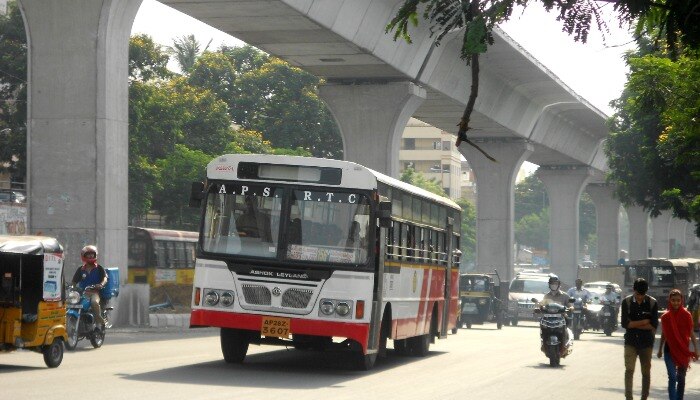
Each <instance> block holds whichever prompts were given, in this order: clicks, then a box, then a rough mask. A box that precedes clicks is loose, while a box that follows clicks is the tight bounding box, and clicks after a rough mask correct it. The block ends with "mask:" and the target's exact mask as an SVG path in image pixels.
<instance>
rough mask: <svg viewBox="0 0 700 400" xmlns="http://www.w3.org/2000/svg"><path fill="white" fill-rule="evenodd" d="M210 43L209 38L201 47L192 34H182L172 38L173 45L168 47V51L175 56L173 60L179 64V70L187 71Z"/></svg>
mask: <svg viewBox="0 0 700 400" xmlns="http://www.w3.org/2000/svg"><path fill="white" fill-rule="evenodd" d="M210 44H211V40H210V41H209V43H208V44H207V45H206V46H205V47H204V49H202V48H201V46H200V44H199V41H197V38H195V36H194V35H192V34H190V35H184V36H180V37H177V38H175V39H173V46H172V47H170V52H171V54H173V55H174V56H175V61H177V64H178V65H179V66H180V70H181V71H182V72H183V73H187V72H189V71H190V70H191V69H192V67H193V66H194V64H195V62H196V61H197V57H199V55H200V54H202V53H203V52H205V51H207V49H208V48H209V45H210Z"/></svg>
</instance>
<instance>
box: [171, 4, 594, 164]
mask: <svg viewBox="0 0 700 400" xmlns="http://www.w3.org/2000/svg"><path fill="white" fill-rule="evenodd" d="M163 3H165V4H167V5H169V6H171V7H173V8H175V9H177V10H179V11H181V12H183V13H185V14H188V15H190V16H192V17H194V18H197V19H199V20H200V21H203V22H205V23H207V24H209V25H211V26H213V27H216V28H217V29H220V30H222V31H224V32H226V33H228V34H230V35H232V36H234V37H237V38H239V39H241V40H243V41H244V42H246V43H249V44H251V45H253V46H255V47H257V48H260V49H262V50H264V51H266V52H268V53H270V54H273V55H275V56H277V57H280V58H282V59H284V60H286V61H287V62H289V63H290V64H292V65H295V66H297V67H299V68H302V69H304V70H305V71H307V72H309V73H311V74H314V75H316V76H319V77H323V78H325V79H327V80H332V81H336V82H344V83H350V82H362V83H367V82H370V81H376V82H381V83H385V82H393V81H410V82H414V83H416V84H419V85H421V86H422V87H423V88H425V89H426V91H427V92H428V99H427V100H426V101H425V103H424V104H422V105H421V107H420V108H419V109H418V110H417V112H416V113H415V115H414V117H416V118H417V119H420V120H422V121H424V122H427V123H429V124H431V125H433V126H436V127H438V128H440V129H443V130H445V131H447V132H452V133H456V132H457V124H458V123H459V121H460V118H461V116H462V114H463V112H464V107H465V104H466V103H467V99H468V96H469V88H470V87H471V82H470V78H469V76H470V75H469V72H468V67H467V65H466V64H465V62H464V61H463V60H461V59H460V58H459V51H458V48H459V46H460V44H459V41H460V40H461V39H460V35H454V36H453V37H452V38H446V39H445V40H444V42H443V45H441V46H439V47H435V46H434V44H433V38H431V37H430V35H429V33H428V31H427V29H426V28H427V27H426V26H425V24H419V27H418V28H412V29H411V30H412V32H411V34H412V38H413V42H414V43H413V44H407V43H405V42H403V41H401V40H399V41H396V42H394V41H393V39H392V37H391V35H388V34H385V33H384V27H385V26H386V24H387V22H388V21H389V20H390V18H391V17H393V13H394V12H395V10H396V6H397V5H398V4H399V3H400V1H399V0H372V1H357V0H353V1H349V0H345V1H343V0H338V1H334V2H328V1H317V0H285V1H280V0H254V1H253V0H235V1H234V0H229V1H222V0H217V1H214V0H164V1H163ZM496 39H497V40H496V43H495V44H494V45H493V46H491V47H490V48H489V52H488V53H487V54H485V55H484V56H483V57H482V61H481V74H480V77H481V78H480V85H479V87H480V92H479V97H478V99H477V103H476V105H475V111H474V113H473V114H472V117H471V121H470V127H471V128H472V130H471V131H470V132H469V136H490V135H492V134H496V135H497V136H499V137H504V136H513V137H520V138H525V139H528V140H530V141H531V142H533V144H534V146H535V147H534V149H535V150H534V153H533V154H532V155H531V156H530V158H529V159H528V161H531V162H533V163H535V164H539V165H545V164H587V165H590V164H591V162H592V161H593V159H594V156H595V153H596V150H597V146H598V144H599V143H600V140H601V138H602V137H603V136H604V135H605V134H607V132H606V131H605V129H604V128H603V129H602V130H601V127H603V122H602V119H601V118H600V117H601V115H599V114H600V112H599V111H597V110H595V109H592V107H591V106H590V105H589V104H587V103H585V101H583V100H582V99H580V98H579V97H578V96H576V95H575V94H574V93H573V92H571V91H570V89H568V88H567V87H566V86H565V85H564V84H563V83H562V82H561V81H559V80H558V79H557V78H556V77H555V76H554V75H553V74H551V73H550V72H549V71H547V70H546V68H544V67H543V66H541V65H539V64H538V63H537V62H536V60H534V59H533V58H532V57H531V56H530V55H529V54H527V53H526V52H525V51H524V50H523V49H522V48H520V47H519V46H518V45H517V44H516V43H514V42H512V40H510V39H509V38H507V36H505V34H502V33H498V32H497V34H496ZM601 132H603V133H601ZM594 166H595V165H594Z"/></svg>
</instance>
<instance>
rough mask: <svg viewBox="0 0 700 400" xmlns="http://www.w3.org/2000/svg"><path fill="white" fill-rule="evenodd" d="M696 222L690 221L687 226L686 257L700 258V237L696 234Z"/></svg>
mask: <svg viewBox="0 0 700 400" xmlns="http://www.w3.org/2000/svg"><path fill="white" fill-rule="evenodd" d="M696 228H697V227H696V226H695V222H690V223H688V225H687V226H686V227H685V255H686V257H695V258H700V238H698V237H697V235H696V234H695V229H696Z"/></svg>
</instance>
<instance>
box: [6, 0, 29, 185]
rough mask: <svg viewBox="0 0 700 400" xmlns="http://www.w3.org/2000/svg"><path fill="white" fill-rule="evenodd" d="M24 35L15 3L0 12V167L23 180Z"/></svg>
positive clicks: (25, 142) (25, 116) (24, 133)
mask: <svg viewBox="0 0 700 400" xmlns="http://www.w3.org/2000/svg"><path fill="white" fill-rule="evenodd" d="M26 76H27V38H26V35H25V31H24V21H23V19H22V13H21V12H20V10H19V7H18V6H17V3H16V2H14V1H12V2H8V3H7V13H6V14H4V15H0V171H5V172H10V174H11V175H12V176H13V180H18V181H24V179H25V176H26V169H27V163H26V153H27V122H26V121H27V81H26Z"/></svg>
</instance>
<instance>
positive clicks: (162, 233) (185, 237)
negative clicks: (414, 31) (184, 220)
mask: <svg viewBox="0 0 700 400" xmlns="http://www.w3.org/2000/svg"><path fill="white" fill-rule="evenodd" d="M129 229H132V230H139V231H143V232H146V233H147V234H148V235H149V236H150V237H151V239H153V240H171V241H182V242H196V241H197V240H199V232H192V231H177V230H172V229H155V228H141V227H138V226H130V227H129Z"/></svg>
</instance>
